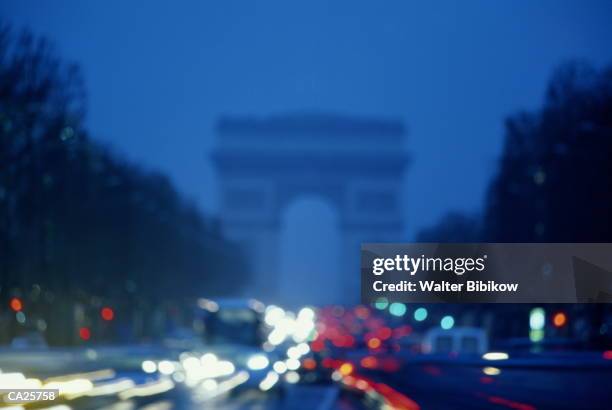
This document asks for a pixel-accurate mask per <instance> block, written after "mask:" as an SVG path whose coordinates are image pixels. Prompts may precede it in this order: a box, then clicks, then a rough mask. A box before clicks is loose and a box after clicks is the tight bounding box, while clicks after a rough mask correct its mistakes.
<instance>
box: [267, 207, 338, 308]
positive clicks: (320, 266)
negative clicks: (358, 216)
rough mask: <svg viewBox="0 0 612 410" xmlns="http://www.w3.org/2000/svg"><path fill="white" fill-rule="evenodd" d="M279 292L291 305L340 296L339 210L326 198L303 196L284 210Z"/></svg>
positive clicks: (335, 299) (323, 301)
mask: <svg viewBox="0 0 612 410" xmlns="http://www.w3.org/2000/svg"><path fill="white" fill-rule="evenodd" d="M279 249H280V258H279V259H280V263H279V295H280V298H281V301H282V302H284V303H285V304H287V305H289V306H294V307H297V306H299V305H303V304H312V305H319V306H320V305H327V304H332V303H337V302H338V301H339V300H342V298H341V294H342V293H341V292H342V289H341V275H340V270H339V269H340V265H341V263H340V262H341V261H340V258H341V235H340V229H339V213H338V210H337V209H336V208H335V207H334V206H333V204H330V203H329V202H328V201H326V200H325V199H324V198H320V197H316V196H308V197H300V198H297V199H296V200H294V201H292V202H291V203H289V205H288V206H287V207H286V208H285V209H284V211H283V212H282V214H281V231H280V246H279Z"/></svg>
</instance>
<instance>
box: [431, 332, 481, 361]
mask: <svg viewBox="0 0 612 410" xmlns="http://www.w3.org/2000/svg"><path fill="white" fill-rule="evenodd" d="M488 348H489V338H488V336H487V332H486V331H485V330H484V329H480V328H476V327H456V328H453V329H439V328H435V329H431V330H429V331H428V332H427V333H426V334H425V337H424V338H423V346H422V350H423V353H427V354H445V353H456V354H466V355H482V354H484V353H486V352H487V350H488Z"/></svg>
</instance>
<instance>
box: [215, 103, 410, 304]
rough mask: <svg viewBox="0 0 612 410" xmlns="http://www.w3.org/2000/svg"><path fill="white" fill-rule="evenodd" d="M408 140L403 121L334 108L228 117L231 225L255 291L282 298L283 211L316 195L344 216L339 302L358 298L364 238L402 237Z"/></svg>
mask: <svg viewBox="0 0 612 410" xmlns="http://www.w3.org/2000/svg"><path fill="white" fill-rule="evenodd" d="M404 136H405V131H404V126H403V124H402V123H401V122H399V121H392V120H384V119H364V118H356V117H346V116H338V115H326V114H295V115H284V116H275V117H266V118H252V117H231V118H230V117H225V118H222V119H220V120H219V121H218V123H217V126H216V137H217V146H216V149H215V151H214V153H213V161H214V164H215V168H216V172H217V177H218V181H219V188H220V217H221V226H222V229H223V232H224V234H225V236H226V237H227V238H228V239H230V240H233V241H235V242H237V243H239V244H240V245H241V246H242V249H243V251H244V253H245V255H246V257H247V258H248V261H249V264H250V268H251V274H252V278H253V279H252V283H251V284H249V294H250V295H253V296H255V297H260V298H263V299H264V300H270V301H274V300H276V299H277V297H278V296H280V295H278V294H277V285H276V284H278V283H279V274H280V272H279V262H280V260H279V249H280V243H279V240H280V230H281V226H280V225H281V215H282V213H283V210H284V209H285V208H286V207H287V206H288V205H289V204H290V203H291V202H292V201H294V200H295V199H296V198H298V197H300V196H302V195H304V194H309V195H316V196H320V197H322V198H323V199H324V200H326V201H327V202H329V203H330V204H332V206H334V207H335V208H336V209H337V211H338V215H339V225H340V226H339V227H338V229H339V231H340V235H341V251H340V252H341V255H339V256H340V258H342V259H341V261H340V262H341V263H339V264H338V265H339V266H340V268H341V269H340V270H341V271H340V272H337V275H335V277H333V278H329V280H330V281H336V284H337V283H338V282H341V283H342V284H343V288H344V292H343V293H342V295H338V298H337V300H335V302H336V303H357V302H358V299H359V295H360V292H359V247H360V243H361V242H390V241H396V242H397V241H401V239H402V233H403V221H402V219H403V218H402V215H403V210H402V205H401V191H402V179H403V173H404V170H405V167H406V165H407V162H408V160H407V155H406V152H405V147H404ZM314 257H316V256H314ZM313 286H325V284H321V283H317V284H313Z"/></svg>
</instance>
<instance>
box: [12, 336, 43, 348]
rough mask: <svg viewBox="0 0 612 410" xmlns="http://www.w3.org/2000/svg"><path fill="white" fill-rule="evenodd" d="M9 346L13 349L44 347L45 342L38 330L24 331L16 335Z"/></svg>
mask: <svg viewBox="0 0 612 410" xmlns="http://www.w3.org/2000/svg"><path fill="white" fill-rule="evenodd" d="M11 347H12V348H14V349H23V350H25V349H46V348H47V347H48V345H47V342H46V340H45V338H44V337H43V335H42V334H40V333H38V332H30V333H26V334H24V335H22V336H17V337H15V338H13V340H12V341H11Z"/></svg>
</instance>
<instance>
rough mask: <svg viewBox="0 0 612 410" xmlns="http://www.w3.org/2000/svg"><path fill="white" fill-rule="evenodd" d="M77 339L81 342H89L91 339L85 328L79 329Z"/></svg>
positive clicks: (87, 329) (89, 332) (88, 331)
mask: <svg viewBox="0 0 612 410" xmlns="http://www.w3.org/2000/svg"><path fill="white" fill-rule="evenodd" d="M79 337H80V338H81V339H83V340H89V338H91V331H90V330H89V328H87V327H82V328H80V329H79Z"/></svg>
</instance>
